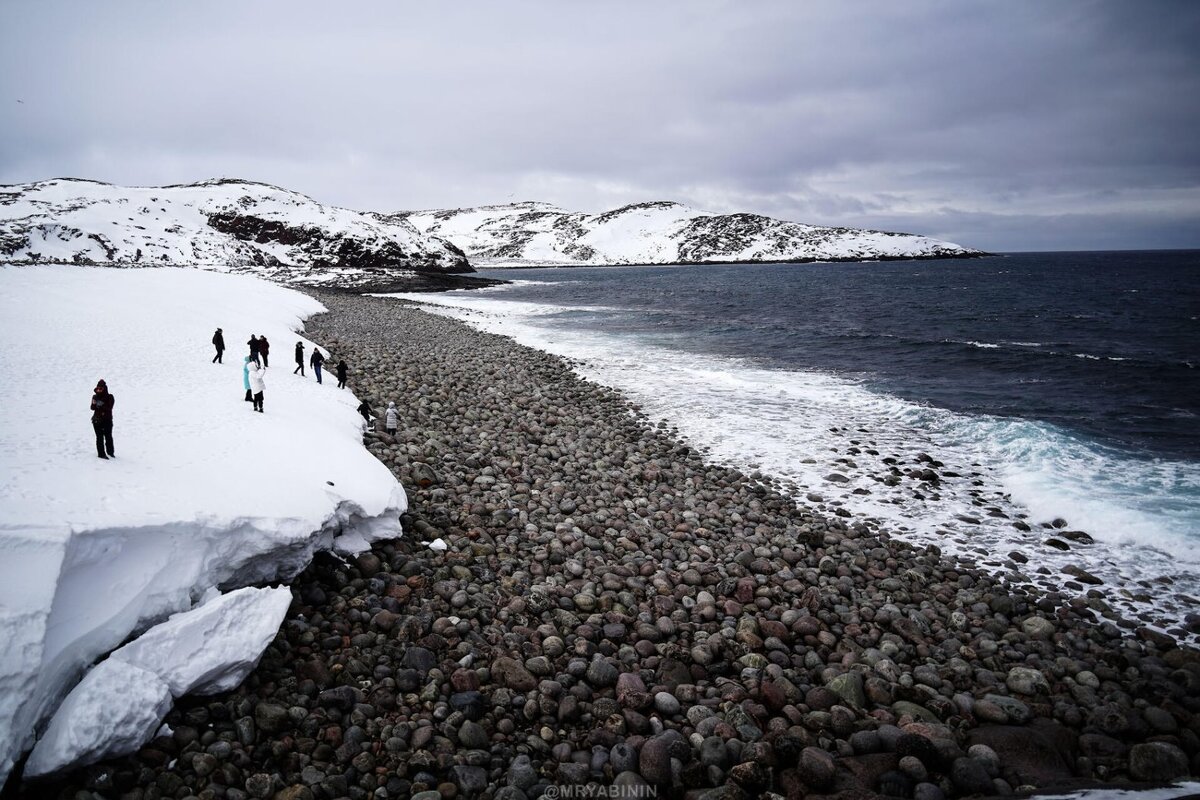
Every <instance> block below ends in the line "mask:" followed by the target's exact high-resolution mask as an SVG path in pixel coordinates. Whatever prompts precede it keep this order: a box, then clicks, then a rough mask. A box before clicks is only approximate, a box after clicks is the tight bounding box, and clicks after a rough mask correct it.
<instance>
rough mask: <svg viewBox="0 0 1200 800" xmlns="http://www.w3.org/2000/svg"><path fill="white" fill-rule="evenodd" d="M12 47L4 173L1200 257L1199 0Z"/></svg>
mask: <svg viewBox="0 0 1200 800" xmlns="http://www.w3.org/2000/svg"><path fill="white" fill-rule="evenodd" d="M0 30H2V31H3V33H0V37H2V40H3V45H4V47H3V50H2V52H0V108H3V109H4V111H3V117H2V118H0V120H2V121H3V123H4V124H3V125H0V182H18V181H27V180H36V179H39V178H46V177H52V176H58V175H75V176H83V177H92V178H97V179H101V180H109V181H112V182H116V183H126V184H157V183H177V182H185V181H191V180H197V179H201V178H206V177H211V176H215V175H236V176H239V177H247V178H253V179H257V180H264V181H268V182H271V183H276V184H279V185H282V186H286V187H288V188H293V189H297V190H299V191H303V192H305V193H307V194H310V195H312V196H314V197H316V198H317V199H319V200H322V201H325V202H334V203H339V204H342V205H347V206H351V207H356V208H376V209H381V210H388V209H398V208H421V207H435V206H461V205H474V204H479V203H486V202H506V201H508V200H510V199H542V200H548V201H550V202H556V203H559V204H560V205H563V206H565V207H569V208H579V209H583V210H600V209H602V208H605V207H611V206H614V205H619V204H622V203H627V202H635V201H640V200H648V199H659V198H669V199H678V200H681V201H683V202H688V203H691V204H693V205H698V206H701V207H705V208H709V209H711V210H717V211H733V210H747V211H757V212H761V213H766V214H771V215H775V216H781V217H785V218H790V219H798V220H801V221H807V222H817V223H826V224H842V225H856V226H865V227H873V228H884V229H901V230H911V231H914V232H920V233H926V234H929V235H934V236H944V237H946V238H950V239H952V240H955V241H959V242H961V243H963V244H969V245H974V246H977V247H983V248H986V249H992V250H1006V249H1043V248H1047V249H1053V248H1059V247H1061V248H1072V247H1093V246H1094V247H1122V246H1127V247H1145V246H1163V247H1168V246H1200V222H1198V220H1200V146H1198V145H1197V137H1196V136H1195V135H1194V132H1195V131H1196V130H1197V127H1198V124H1200V103H1198V102H1196V99H1197V98H1198V97H1200V57H1198V56H1197V51H1198V49H1197V48H1196V47H1195V46H1194V42H1196V41H1197V40H1198V36H1200V7H1197V6H1194V5H1193V4H1191V3H1138V4H1127V3H1117V2H1112V3H1108V2H1069V3H1068V2H1062V3H1035V2H1007V1H1006V2H999V1H997V2H972V3H962V2H949V0H947V1H946V2H926V3H913V2H908V3H892V2H863V3H814V4H810V3H805V4H799V3H791V2H756V3H740V2H739V3H735V2H687V3H684V2H666V3H654V4H643V3H632V2H622V3H605V4H563V3H553V2H549V1H548V0H547V2H537V3H534V2H508V3H502V4H501V3H488V4H484V3H479V4H436V5H434V4H429V5H428V6H423V5H416V4H406V3H377V4H371V3H356V4H352V5H349V6H345V7H339V8H333V7H332V6H331V5H330V4H325V3H304V2H289V3H252V4H246V3H232V2H216V3H204V4H164V3H157V2H132V1H122V2H113V3H104V4H98V3H66V2H48V3H39V4H5V5H4V6H0ZM18 100H21V101H22V102H20V103H18V102H17V101H18Z"/></svg>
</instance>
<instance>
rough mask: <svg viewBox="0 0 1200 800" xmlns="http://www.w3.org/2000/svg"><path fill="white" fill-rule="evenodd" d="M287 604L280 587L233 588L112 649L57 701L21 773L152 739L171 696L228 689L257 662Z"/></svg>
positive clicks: (74, 763)
mask: <svg viewBox="0 0 1200 800" xmlns="http://www.w3.org/2000/svg"><path fill="white" fill-rule="evenodd" d="M291 603H292V593H291V591H290V590H289V589H286V588H282V587H280V588H275V589H254V588H246V589H238V590H237V591H234V592H230V593H229V594H227V595H220V596H218V597H216V598H215V599H212V600H210V601H209V602H207V603H205V604H204V605H202V606H200V607H199V608H196V609H193V610H192V611H184V612H181V613H179V614H175V615H174V616H172V617H171V618H170V619H169V620H167V621H166V622H164V623H161V624H159V625H155V626H154V627H153V628H151V629H150V630H148V631H147V632H146V633H144V634H142V635H141V636H139V637H138V638H137V639H135V640H134V641H132V642H130V643H129V644H127V645H125V646H124V647H122V648H120V649H119V650H116V651H114V652H113V653H112V655H110V656H109V658H108V660H107V661H104V662H102V663H101V664H100V665H99V666H97V667H96V668H95V669H93V670H92V671H91V672H89V673H88V674H87V675H86V676H84V679H83V680H82V681H80V682H79V684H78V685H77V686H76V687H75V688H74V689H72V690H71V693H70V694H68V695H67V698H66V699H65V700H63V702H62V705H60V706H59V707H58V711H57V712H55V714H54V717H53V718H52V719H51V720H50V725H49V726H48V727H47V728H46V732H45V734H43V735H42V738H41V739H39V740H38V743H37V746H36V747H34V748H33V752H32V753H31V754H30V756H29V760H28V761H26V762H25V776H26V777H38V776H40V775H49V774H50V773H52V772H57V771H59V770H64V769H70V768H72V767H78V766H82V765H84V764H90V763H92V762H93V761H98V760H100V759H101V758H112V757H114V756H119V755H126V754H128V753H132V752H134V751H136V750H137V749H138V748H139V747H141V746H142V745H144V744H145V743H146V742H148V741H150V739H151V738H153V737H154V733H155V731H157V730H158V728H159V724H160V723H161V722H162V719H163V717H164V716H166V713H167V712H168V711H169V710H170V709H171V700H172V698H179V697H183V696H184V695H186V694H191V693H193V692H194V693H196V694H213V693H215V692H221V691H226V690H229V689H233V688H235V687H236V686H237V685H238V684H240V683H241V682H242V681H243V680H245V679H246V676H247V675H249V674H250V671H251V670H252V669H254V667H255V666H257V665H258V660H259V659H260V658H261V657H262V654H263V651H264V650H266V649H267V645H269V644H270V643H271V641H272V640H273V639H274V638H275V634H276V633H277V632H278V631H279V626H280V625H281V624H282V623H283V618H284V616H285V615H286V614H287V610H288V606H290V605H291ZM164 693H165V695H164Z"/></svg>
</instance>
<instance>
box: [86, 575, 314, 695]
mask: <svg viewBox="0 0 1200 800" xmlns="http://www.w3.org/2000/svg"><path fill="white" fill-rule="evenodd" d="M291 603H292V593H291V591H290V590H289V589H287V588H285V587H277V588H273V589H253V588H247V589H238V590H237V591H234V592H230V593H229V594H226V595H222V596H221V597H218V598H216V599H215V600H211V601H209V602H207V603H205V604H204V605H202V606H200V607H199V608H195V609H192V610H191V611H185V612H182V613H180V614H176V615H174V616H173V617H171V618H170V619H168V620H167V621H166V622H164V623H162V624H160V625H155V626H154V627H153V628H151V629H150V630H148V631H146V632H145V633H144V634H142V635H141V636H140V637H138V638H137V639H135V640H134V641H132V642H130V643H129V644H127V645H125V646H124V647H122V648H121V649H119V650H116V651H114V652H113V654H112V655H111V656H110V658H109V660H113V659H117V660H120V661H124V662H126V663H127V664H131V665H133V666H137V667H141V668H142V669H145V670H147V671H149V672H153V673H155V674H157V675H158V676H159V677H160V678H161V679H162V680H163V681H164V682H165V683H166V684H167V686H169V687H170V689H171V694H172V695H174V696H175V697H182V696H184V695H185V694H214V693H216V692H224V691H228V690H230V689H235V688H237V686H238V684H240V683H241V682H242V681H243V680H245V679H246V676H247V675H249V674H250V671H251V670H252V669H254V667H255V666H256V665H257V664H258V660H259V658H261V657H262V654H263V651H264V650H266V649H267V645H269V644H270V643H271V641H272V640H273V639H274V638H275V634H276V633H277V632H278V631H279V626H280V625H281V624H283V618H284V615H286V614H287V610H288V606H290V605H291Z"/></svg>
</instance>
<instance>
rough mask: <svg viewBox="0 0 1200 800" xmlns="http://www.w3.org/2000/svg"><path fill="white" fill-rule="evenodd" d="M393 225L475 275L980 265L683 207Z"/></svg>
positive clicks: (920, 244) (528, 212)
mask: <svg viewBox="0 0 1200 800" xmlns="http://www.w3.org/2000/svg"><path fill="white" fill-rule="evenodd" d="M389 219H393V220H397V221H401V220H407V221H408V222H411V223H412V224H413V225H414V226H415V227H416V228H417V229H418V230H421V231H423V232H425V233H428V234H432V235H435V236H440V237H443V238H445V239H449V240H450V241H452V242H454V243H455V244H456V245H458V246H459V247H461V248H462V249H463V250H464V251H466V253H467V255H468V256H470V258H471V263H472V264H474V265H475V266H476V267H505V266H527V265H545V266H549V265H556V264H557V265H582V264H680V263H684V264H686V263H700V262H750V261H814V260H815V261H862V260H869V259H882V258H963V257H968V256H972V255H982V254H981V253H980V252H979V251H977V250H971V249H969V248H965V247H960V246H959V245H956V244H951V243H950V242H943V241H939V240H937V239H930V238H928V237H925V236H914V235H912V234H907V233H886V232H882V231H866V230H856V229H853V228H825V227H820V226H817V225H804V224H801V223H799V222H786V221H783V220H778V219H772V218H770V217H764V216H759V215H757V214H710V213H708V212H705V211H696V210H694V209H691V208H688V207H687V206H683V205H680V204H679V203H669V202H655V203H638V204H635V205H629V206H625V207H623V208H618V209H616V210H614V211H608V212H605V213H603V214H581V213H574V212H569V211H564V210H562V209H561V208H557V207H556V206H552V205H549V204H546V203H513V204H511V205H499V206H480V207H479V208H463V209H448V210H441V211H405V212H400V213H398V214H395V215H392V216H391V217H389Z"/></svg>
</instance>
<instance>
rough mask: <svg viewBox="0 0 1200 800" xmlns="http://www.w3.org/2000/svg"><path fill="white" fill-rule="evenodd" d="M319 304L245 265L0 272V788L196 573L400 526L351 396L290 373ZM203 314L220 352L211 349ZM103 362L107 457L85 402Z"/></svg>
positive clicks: (237, 574)
mask: <svg viewBox="0 0 1200 800" xmlns="http://www.w3.org/2000/svg"><path fill="white" fill-rule="evenodd" d="M322 310H323V308H322V306H321V305H320V304H319V303H318V302H317V301H315V300H313V299H312V298H310V297H307V296H306V295H302V294H300V293H298V292H294V291H292V290H289V289H285V288H282V287H279V286H276V285H274V284H269V283H266V282H264V281H261V280H258V279H256V278H252V277H248V276H240V275H228V274H220V273H213V272H205V271H199V270H192V269H162V268H159V269H134V270H116V269H97V268H84V267H69V266H55V267H6V268H0V330H2V331H3V341H4V343H5V346H4V347H3V348H0V374H2V375H3V376H4V379H3V381H0V638H2V639H3V640H5V641H7V642H9V643H10V644H9V646H7V647H5V648H4V649H3V650H2V651H0V784H2V783H3V781H4V780H5V779H6V778H7V776H8V773H9V771H10V770H11V768H12V766H13V765H14V763H15V760H16V759H17V758H18V757H19V756H20V754H21V753H22V752H23V751H24V750H26V749H28V748H29V746H30V745H31V744H32V743H33V740H34V737H35V731H36V730H37V729H38V728H39V727H40V726H41V725H42V724H43V723H44V722H45V720H47V719H48V718H49V716H50V714H51V713H52V712H53V711H54V709H55V707H56V706H57V705H58V703H59V701H60V700H61V699H62V698H63V697H64V696H65V695H66V694H67V692H68V691H69V690H70V689H71V687H72V686H73V685H74V684H75V683H76V682H77V681H78V680H79V678H80V676H81V675H82V674H83V672H84V671H85V670H86V669H87V667H88V666H89V665H91V664H92V663H94V662H95V661H96V660H97V659H98V658H99V657H101V656H103V655H104V654H106V653H108V652H110V651H111V650H112V649H113V648H115V647H117V646H118V645H120V644H121V643H122V642H124V641H126V640H127V639H128V638H129V636H130V635H131V634H133V633H136V632H138V631H141V630H144V629H145V628H146V627H147V626H149V625H150V624H152V623H154V622H156V621H159V620H162V619H164V618H165V617H167V616H168V615H170V614H173V613H176V612H179V611H184V610H187V609H189V608H190V607H191V606H192V605H193V603H194V602H196V601H197V600H198V599H199V598H200V597H201V596H202V595H204V594H205V592H206V591H208V590H210V589H212V588H213V587H217V586H220V587H221V588H222V589H227V588H231V587H237V586H244V585H249V584H257V583H265V582H270V581H275V580H281V579H287V578H289V577H291V576H292V575H294V574H296V573H297V572H299V571H300V570H301V569H303V568H304V566H305V565H306V564H307V562H308V561H309V560H310V559H311V557H312V555H313V553H314V552H316V551H317V550H320V549H327V548H331V547H342V548H345V549H361V548H362V547H364V546H366V545H367V544H368V543H369V542H370V541H373V540H377V539H383V538H390V537H394V536H396V535H398V534H399V532H400V527H399V519H398V518H399V515H400V514H401V513H403V511H404V510H406V508H407V499H406V497H405V495H404V491H403V489H402V488H401V487H400V486H399V484H398V483H397V482H396V480H395V478H394V477H393V476H392V474H391V473H390V471H388V469H387V468H386V467H384V466H383V465H382V464H381V463H380V462H379V461H377V460H376V459H375V458H374V457H373V456H371V455H370V454H369V453H368V452H367V451H366V450H365V449H364V448H363V447H362V445H361V423H362V420H361V417H359V416H358V414H357V413H356V411H355V408H356V406H357V405H358V400H357V399H356V398H355V397H354V396H353V395H352V394H351V393H350V392H349V391H345V390H339V389H337V388H336V378H333V379H331V380H327V381H326V382H325V384H324V385H318V384H317V383H316V381H315V379H314V377H313V375H312V371H311V370H309V371H308V377H306V378H301V377H300V376H299V375H292V374H291V372H292V369H293V367H294V361H293V357H292V355H293V347H294V346H295V344H296V341H297V340H298V339H299V340H301V341H303V342H304V345H305V351H304V352H305V358H306V361H307V357H308V354H310V353H311V352H312V348H313V347H314V345H313V344H312V343H311V342H309V341H308V340H305V339H304V338H303V336H300V335H298V334H297V333H296V331H298V330H301V329H302V328H303V320H304V319H305V318H306V317H308V316H311V315H312V314H315V313H319V312H321V311H322ZM217 327H221V328H223V329H224V336H225V342H226V345H227V347H228V349H227V350H226V353H225V359H224V362H225V363H224V364H212V363H210V359H211V358H212V355H213V347H212V345H211V343H210V340H211V338H212V335H213V332H214V331H215V329H216V328H217ZM251 333H254V334H257V335H260V336H261V335H266V337H267V338H268V340H269V341H270V342H271V346H272V347H271V350H272V352H271V365H272V366H270V367H269V368H268V370H267V376H266V389H265V392H264V396H265V402H264V405H265V413H264V414H257V413H254V412H253V411H251V407H250V404H249V403H246V402H244V400H243V396H244V393H245V390H244V388H243V383H242V356H243V354H245V353H246V352H248V348H247V347H246V345H245V344H244V342H246V341H247V340H248V339H249V338H250V334H251ZM335 363H336V362H335ZM328 366H329V367H330V368H332V367H333V364H332V363H331V364H329V365H328ZM331 371H332V369H331V370H330V372H331ZM100 378H104V379H105V380H106V382H107V384H108V387H109V391H110V392H112V393H113V395H114V397H115V401H116V402H115V408H114V431H113V438H114V441H115V448H116V458H115V459H113V460H111V461H105V460H101V459H98V458H97V457H96V454H95V451H94V438H95V437H94V433H93V431H92V427H91V423H90V411H89V409H88V403H89V402H90V398H91V395H92V389H93V387H94V386H95V384H96V381H97V380H98V379H100ZM243 624H244V623H243ZM276 628H277V625H276ZM268 641H269V639H268ZM260 652H261V651H260ZM182 657H183V656H181V658H182ZM256 657H257V656H256ZM95 680H96V681H100V679H99V678H97V679H95Z"/></svg>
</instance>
